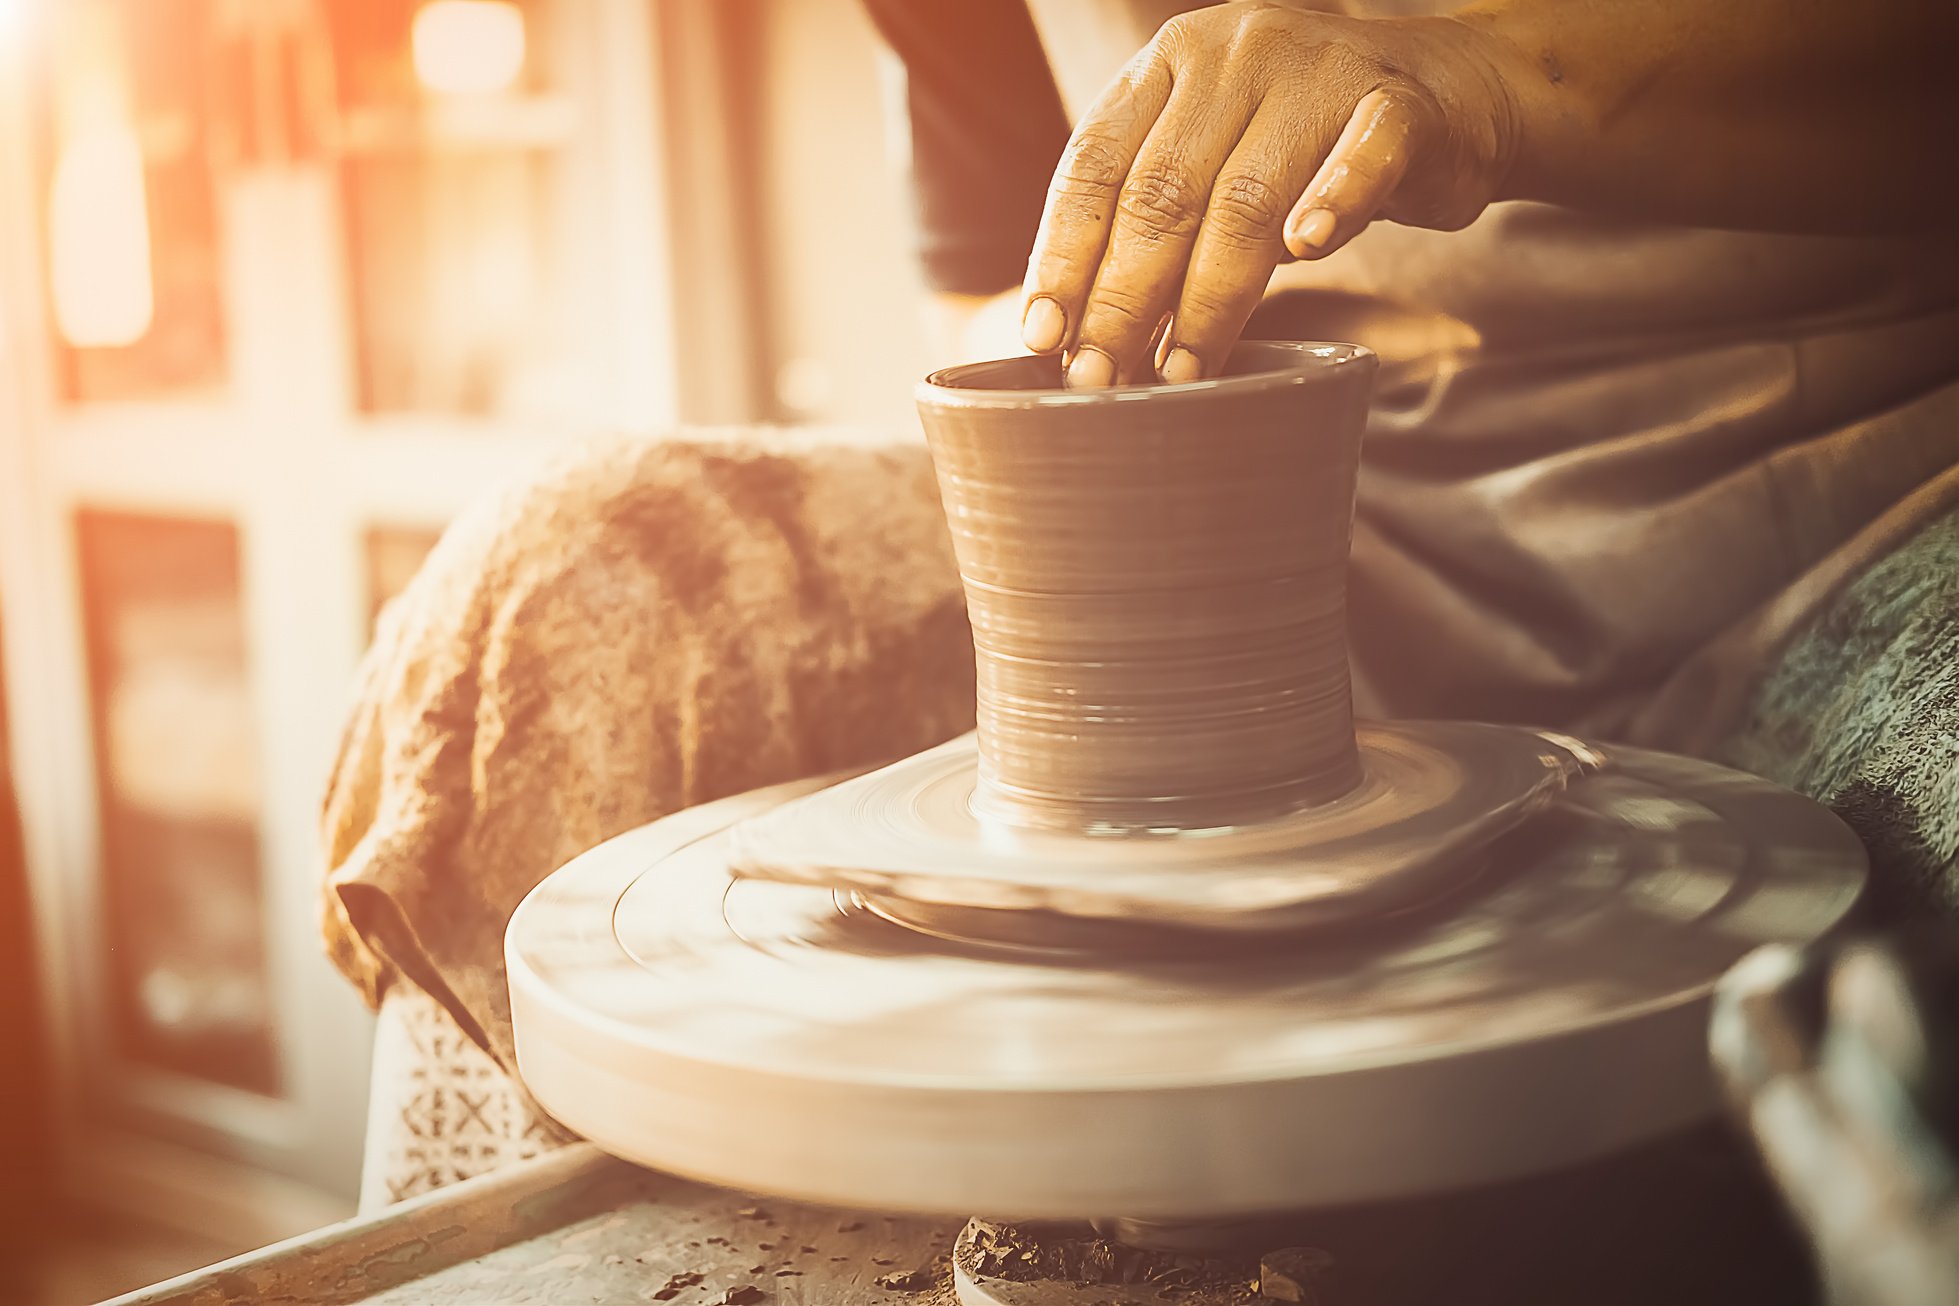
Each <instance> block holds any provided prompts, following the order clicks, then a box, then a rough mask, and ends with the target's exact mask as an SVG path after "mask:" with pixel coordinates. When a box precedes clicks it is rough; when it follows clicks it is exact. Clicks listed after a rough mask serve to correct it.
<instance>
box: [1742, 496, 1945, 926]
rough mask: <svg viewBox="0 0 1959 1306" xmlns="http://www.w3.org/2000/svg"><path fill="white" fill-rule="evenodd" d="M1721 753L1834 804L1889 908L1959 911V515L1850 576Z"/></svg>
mask: <svg viewBox="0 0 1959 1306" xmlns="http://www.w3.org/2000/svg"><path fill="white" fill-rule="evenodd" d="M1713 756H1714V757H1715V759H1716V760H1718V761H1722V762H1725V763H1727V764H1728V765H1730V766H1736V767H1739V768H1741V769H1742V770H1744V771H1753V772H1755V773H1757V774H1759V775H1764V776H1767V777H1768V778H1769V779H1771V780H1775V781H1778V782H1779V783H1781V784H1785V785H1788V786H1789V787H1790V788H1792V789H1797V790H1800V791H1801V792H1803V793H1805V794H1808V795H1810V796H1811V797H1813V798H1816V799H1818V800H1820V801H1822V802H1825V803H1828V804H1829V805H1830V806H1831V807H1832V808H1833V809H1835V810H1836V812H1837V814H1838V815H1839V816H1841V817H1843V819H1844V820H1845V821H1846V822H1848V823H1849V824H1850V826H1851V828H1852V829H1854V830H1856V831H1857V834H1858V835H1859V836H1860V837H1861V838H1862V839H1863V841H1864V844H1865V846H1866V847H1868V848H1869V849H1870V851H1871V859H1872V867H1873V871H1874V874H1875V883H1874V887H1873V895H1872V905H1873V907H1874V909H1875V911H1876V912H1877V913H1878V915H1880V916H1881V917H1886V918H1892V919H1895V918H1898V917H1904V916H1920V915H1924V914H1926V913H1927V912H1937V913H1940V914H1943V915H1947V916H1954V915H1959V512H1953V513H1948V514H1947V515H1946V516H1944V517H1942V518H1940V519H1939V520H1937V521H1935V522H1933V523H1932V524H1931V525H1929V526H1927V527H1925V528H1924V529H1923V530H1921V531H1920V532H1918V534H1916V535H1915V536H1913V537H1912V538H1911V540H1910V541H1909V542H1908V543H1906V544H1905V545H1903V546H1902V547H1900V548H1899V549H1897V550H1895V551H1894V552H1892V553H1891V554H1890V555H1889V556H1887V557H1886V558H1884V559H1883V560H1882V561H1880V562H1878V563H1877V564H1875V565H1874V566H1872V567H1871V568H1870V569H1869V570H1868V571H1866V572H1865V573H1864V574H1863V575H1861V576H1859V577H1858V578H1857V579H1856V580H1855V581H1853V582H1852V583H1851V584H1849V585H1848V586H1846V587H1845V588H1844V589H1843V590H1842V591H1841V592H1840V593H1839V594H1838V595H1837V596H1836V598H1835V599H1834V600H1832V601H1831V602H1830V603H1829V605H1828V606H1827V607H1826V608H1825V609H1824V610H1823V612H1822V613H1821V614H1820V615H1819V616H1818V618H1817V619H1816V620H1815V621H1814V622H1812V623H1811V624H1810V625H1809V626H1808V627H1807V628H1806V629H1805V630H1804V631H1803V632H1802V634H1800V635H1799V636H1798V637H1797V638H1796V639H1795V640H1793V641H1792V642H1791V643H1790V645H1789V646H1788V648H1787V649H1786V650H1785V651H1784V652H1783V655H1782V656H1781V658H1780V659H1779V660H1778V661H1777V662H1776V664H1775V666H1774V667H1773V669H1772V670H1771V671H1770V672H1769V674H1768V675H1767V676H1766V677H1765V678H1764V679H1763V681H1762V682H1761V685H1760V687H1759V688H1758V689H1757V690H1756V693H1755V696H1754V700H1753V702H1752V703H1751V705H1750V708H1749V711H1748V713H1747V715H1746V717H1745V718H1744V719H1743V721H1742V723H1741V724H1740V726H1739V727H1738V728H1737V729H1736V730H1734V731H1733V732H1732V733H1731V734H1730V735H1729V736H1728V737H1727V738H1726V739H1724V740H1723V741H1721V743H1720V744H1719V745H1717V746H1716V747H1715V749H1714V750H1713Z"/></svg>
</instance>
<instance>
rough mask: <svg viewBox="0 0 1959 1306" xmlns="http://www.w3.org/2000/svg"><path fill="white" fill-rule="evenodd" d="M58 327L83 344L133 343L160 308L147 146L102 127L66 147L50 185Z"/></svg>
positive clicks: (123, 130) (128, 133)
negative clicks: (153, 275)
mask: <svg viewBox="0 0 1959 1306" xmlns="http://www.w3.org/2000/svg"><path fill="white" fill-rule="evenodd" d="M48 259H49V274H50V276H49V280H50V283H51V287H52V290H53V295H54V320H55V326H56V327H57V328H58V329H59V330H60V332H61V335H62V338H63V339H65V340H66V341H67V342H68V343H69V344H71V345H75V346H77V347H80V348H105V347H113V346H117V345H128V344H134V343H135V342H136V341H138V340H140V339H142V337H143V333H144V332H145V331H148V330H149V329H150V318H151V316H152V315H153V314H154V313H155V311H156V301H155V292H154V290H153V288H152V283H151V269H150V215H149V201H148V196H147V195H146V194H145V190H144V185H143V150H142V146H141V145H139V144H138V143H137V140H136V133H135V132H134V131H132V130H130V129H129V128H128V127H127V126H112V125H107V124H104V125H102V126H98V127H95V128H92V129H90V130H89V131H87V132H85V133H83V134H82V135H79V136H77V137H75V138H74V139H72V140H70V141H69V142H68V143H67V144H66V145H64V146H63V147H62V150H61V156H60V158H59V159H58V160H57V162H56V163H55V169H54V182H53V185H51V186H50V187H49V189H48Z"/></svg>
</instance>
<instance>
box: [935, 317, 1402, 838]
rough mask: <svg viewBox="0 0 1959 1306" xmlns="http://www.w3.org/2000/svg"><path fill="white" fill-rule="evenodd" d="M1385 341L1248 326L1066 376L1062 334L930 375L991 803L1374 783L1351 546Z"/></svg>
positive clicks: (1160, 823)
mask: <svg viewBox="0 0 1959 1306" xmlns="http://www.w3.org/2000/svg"><path fill="white" fill-rule="evenodd" d="M1375 367H1376V359H1375V357H1374V355H1373V354H1372V353H1371V352H1370V351H1368V350H1366V349H1363V348H1361V347H1359V346H1357V345H1344V344H1318V343H1296V342H1257V343H1245V344H1241V345H1239V346H1238V348H1237V349H1236V350H1235V351H1234V352H1233V354H1232V356H1231V359H1230V362H1229V365H1228V367H1227V368H1226V370H1225V373H1224V374H1223V375H1222V376H1220V377H1218V378H1216V379H1214V380H1209V381H1200V382H1195V383H1192V384H1187V385H1149V386H1123V387H1116V388H1113V389H1108V390H1096V391H1080V390H1067V389H1063V388H1062V385H1061V372H1060V364H1059V362H1058V360H1057V359H1055V358H1052V357H1046V358H1015V359H1006V360H1001V361H998V362H989V363H974V364H969V365H967V366H963V367H954V368H949V369H947V370H945V371H941V372H937V373H934V374H933V375H932V376H931V377H928V378H927V379H926V381H925V383H924V384H923V385H921V386H920V387H919V391H918V407H919V413H920V415H921V417H922V418H923V420H924V424H925V432H926V436H927V438H928V440H929V441H930V444H931V448H932V458H933V461H934V463H935V464H936V466H937V469H938V477H939V488H940V493H941V495H942V497H943V499H944V502H945V509H946V518H947V521H948V522H949V524H950V526H951V529H952V538H953V546H954V550H955V553H956V555H957V557H958V562H959V571H960V576H961V578H962V579H963V581H964V583H965V590H966V604H967V610H968V612H969V613H970V614H971V617H972V624H973V639H974V647H975V651H976V657H977V662H978V672H979V694H978V716H979V754H980V776H979V779H980V783H979V791H978V794H977V795H976V798H975V802H976V804H977V805H978V806H979V807H980V808H981V809H982V810H983V811H984V812H985V813H986V814H987V815H989V816H992V817H995V818H998V819H1001V820H1005V821H1008V822H1011V823H1014V824H1021V825H1031V826H1042V827H1049V828H1064V829H1079V830H1085V831H1091V832H1100V831H1111V830H1145V829H1165V828H1176V829H1182V830H1191V829H1203V828H1211V827H1223V826H1231V825H1239V824H1243V823H1247V822H1252V821H1259V820H1265V819H1269V818H1271V817H1273V816H1275V815H1278V814H1281V813H1284V812H1287V811H1292V810H1296V809H1299V808H1301V807H1305V806H1311V805H1314V804H1317V803H1322V802H1326V801H1328V800H1330V799H1332V798H1336V797H1338V796H1340V795H1341V794H1343V793H1345V792H1347V791H1348V790H1349V789H1351V788H1352V787H1353V786H1354V785H1355V784H1357V783H1358V781H1359V779H1360V773H1359V762H1358V758H1357V755H1356V751H1355V747H1354V728H1353V706H1352V693H1351V689H1350V686H1349V682H1348V673H1347V644H1346V611H1345V607H1346V572H1347V550H1348V544H1349V540H1350V537H1351V533H1352V525H1353V504H1354V478H1355V472H1356V469H1357V465H1358V462H1359V453H1360V440H1361V432H1362V428H1363V426H1364V423H1365V420H1366V414H1367V401H1368V393H1369V388H1370V386H1371V384H1372V381H1373V376H1374V371H1375Z"/></svg>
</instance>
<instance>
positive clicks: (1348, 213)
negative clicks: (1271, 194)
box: [1285, 90, 1421, 259]
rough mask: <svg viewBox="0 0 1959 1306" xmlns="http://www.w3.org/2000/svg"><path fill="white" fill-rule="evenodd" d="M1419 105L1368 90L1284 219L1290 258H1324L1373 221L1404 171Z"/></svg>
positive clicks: (1392, 93) (1391, 93)
mask: <svg viewBox="0 0 1959 1306" xmlns="http://www.w3.org/2000/svg"><path fill="white" fill-rule="evenodd" d="M1420 115H1421V110H1420V109H1419V108H1418V107H1417V106H1416V105H1415V104H1414V103H1413V102H1412V101H1411V100H1410V99H1409V98H1408V97H1407V96H1405V95H1403V94H1399V93H1397V92H1395V91H1393V90H1379V91H1372V92H1369V93H1368V94H1367V95H1365V96H1362V97H1361V101H1360V103H1359V104H1356V105H1355V106H1354V111H1353V113H1352V114H1351V115H1349V117H1348V118H1347V126H1346V128H1345V129H1344V130H1343V131H1342V132H1341V133H1340V139H1339V140H1337V141H1335V142H1334V144H1333V149H1332V151H1331V152H1330V153H1329V154H1328V155H1327V156H1326V161H1325V162H1324V163H1322V164H1321V165H1320V169H1319V172H1318V173H1316V174H1315V175H1314V177H1313V180H1312V182H1311V183H1310V184H1309V185H1308V186H1307V187H1306V192H1305V194H1304V195H1302V196H1301V197H1300V200H1299V203H1297V204H1296V205H1294V206H1293V210H1292V213H1291V216H1290V217H1288V218H1287V220H1286V226H1285V243H1286V249H1287V250H1289V251H1290V252H1291V253H1292V255H1293V257H1295V258H1302V259H1310V258H1324V257H1325V256H1326V255H1328V254H1331V253H1332V252H1333V251H1334V250H1336V249H1338V248H1340V247H1341V246H1342V245H1344V244H1346V243H1347V242H1348V241H1350V240H1352V239H1353V238H1354V237H1355V236H1357V235H1359V234H1360V231H1361V228H1363V227H1365V226H1366V225H1367V224H1368V223H1369V222H1371V221H1373V219H1374V215H1375V214H1376V213H1378V212H1380V210H1381V206H1382V205H1384V204H1386V203H1387V201H1388V197H1389V196H1390V195H1392V194H1393V193H1394V188H1395V187H1396V186H1398V185H1400V184H1401V178H1402V174H1404V173H1405V172H1407V171H1408V157H1409V154H1410V151H1411V147H1412V144H1413V142H1414V139H1415V133H1416V129H1417V128H1418V127H1419V125H1420Z"/></svg>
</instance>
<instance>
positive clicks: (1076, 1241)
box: [953, 1220, 1265, 1306]
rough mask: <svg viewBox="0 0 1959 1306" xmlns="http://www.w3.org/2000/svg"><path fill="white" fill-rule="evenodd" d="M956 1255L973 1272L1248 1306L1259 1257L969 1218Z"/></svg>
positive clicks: (1211, 1305) (1255, 1299)
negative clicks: (1156, 1247)
mask: <svg viewBox="0 0 1959 1306" xmlns="http://www.w3.org/2000/svg"><path fill="white" fill-rule="evenodd" d="M953 1256H954V1257H955V1258H956V1259H957V1261H958V1263H959V1268H960V1269H962V1270H964V1271H965V1272H966V1273H967V1274H968V1275H969V1276H971V1277H972V1278H974V1279H979V1280H984V1279H1004V1280H1007V1281H1008V1282H1010V1283H1065V1284H1073V1285H1076V1286H1078V1287H1089V1286H1096V1285H1116V1284H1147V1285H1148V1286H1149V1287H1151V1288H1153V1289H1155V1290H1156V1292H1157V1293H1158V1294H1159V1295H1160V1296H1163V1297H1168V1298H1172V1299H1174V1300H1176V1301H1177V1302H1178V1303H1179V1304H1180V1306H1252V1304H1253V1303H1260V1302H1263V1301H1265V1299H1264V1298H1262V1297H1260V1295H1259V1292H1258V1260H1257V1258H1256V1257H1251V1256H1241V1255H1226V1256H1192V1255H1187V1254H1179V1253H1173V1252H1153V1251H1146V1250H1144V1249H1143V1248H1140V1247H1128V1246H1125V1245H1123V1244H1122V1243H1118V1242H1112V1241H1110V1240H1109V1239H1107V1238H1103V1237H1100V1236H1098V1235H1096V1234H1095V1233H1094V1232H1093V1231H1092V1230H1091V1229H1090V1228H1089V1227H1088V1226H1086V1225H1081V1226H1075V1225H1015V1224H1002V1223H996V1222H993V1221H990V1220H974V1221H973V1222H972V1223H971V1224H969V1225H968V1226H967V1227H966V1236H964V1237H962V1238H961V1239H960V1240H959V1243H958V1246H957V1247H956V1248H955V1249H954V1251H953Z"/></svg>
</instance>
